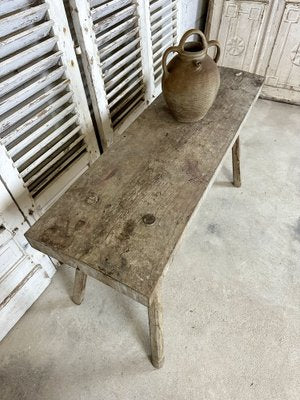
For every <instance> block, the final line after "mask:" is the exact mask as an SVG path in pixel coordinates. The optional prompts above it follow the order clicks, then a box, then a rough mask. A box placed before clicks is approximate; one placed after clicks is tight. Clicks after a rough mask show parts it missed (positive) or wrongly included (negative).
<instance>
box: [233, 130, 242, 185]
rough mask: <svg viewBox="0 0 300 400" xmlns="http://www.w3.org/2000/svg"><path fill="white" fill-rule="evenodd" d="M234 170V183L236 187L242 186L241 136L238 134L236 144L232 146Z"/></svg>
mask: <svg viewBox="0 0 300 400" xmlns="http://www.w3.org/2000/svg"><path fill="white" fill-rule="evenodd" d="M232 171H233V185H234V186H235V187H240V186H241V170H240V137H239V136H238V137H237V139H236V141H235V143H234V145H233V146H232Z"/></svg>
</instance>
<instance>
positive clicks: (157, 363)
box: [148, 287, 164, 368]
mask: <svg viewBox="0 0 300 400" xmlns="http://www.w3.org/2000/svg"><path fill="white" fill-rule="evenodd" d="M148 317H149V331H150V343H151V361H152V364H153V366H154V367H155V368H161V367H162V366H163V363H164V339H163V328H162V306H161V290H160V287H158V288H157V289H156V292H155V294H154V295H153V297H152V300H151V302H150V304H149V307H148Z"/></svg>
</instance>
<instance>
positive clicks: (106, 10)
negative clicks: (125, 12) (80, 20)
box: [91, 0, 131, 21]
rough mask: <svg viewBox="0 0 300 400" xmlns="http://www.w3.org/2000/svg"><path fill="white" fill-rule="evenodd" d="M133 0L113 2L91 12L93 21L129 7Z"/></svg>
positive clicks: (113, 0)
mask: <svg viewBox="0 0 300 400" xmlns="http://www.w3.org/2000/svg"><path fill="white" fill-rule="evenodd" d="M130 3H131V0H111V1H109V2H105V3H103V4H101V5H100V6H98V7H96V8H93V9H92V10H91V15H92V19H93V21H95V20H97V19H100V18H103V17H105V16H106V15H108V14H111V13H112V12H114V11H116V10H118V9H120V8H122V7H125V6H126V5H129V4H130Z"/></svg>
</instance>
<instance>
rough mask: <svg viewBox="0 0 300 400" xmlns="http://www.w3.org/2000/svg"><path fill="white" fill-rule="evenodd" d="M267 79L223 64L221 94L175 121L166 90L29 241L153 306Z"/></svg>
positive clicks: (50, 212)
mask: <svg viewBox="0 0 300 400" xmlns="http://www.w3.org/2000/svg"><path fill="white" fill-rule="evenodd" d="M261 85H262V78H261V77H258V76H255V75H253V74H248V73H245V72H243V73H238V72H237V71H236V70H232V69H228V68H221V87H220V91H219V94H218V96H217V99H216V101H215V103H214V105H213V107H212V108H211V109H210V111H209V112H208V114H207V115H206V117H205V118H204V119H203V120H202V121H200V122H198V123H193V124H181V123H178V122H176V121H175V120H174V119H173V118H172V116H171V115H170V113H169V111H168V109H167V107H166V105H165V103H164V100H163V98H162V96H160V97H159V98H158V99H156V100H155V101H154V103H152V105H151V106H150V107H149V108H148V109H147V110H146V111H144V113H143V114H142V115H141V116H140V117H139V118H138V119H137V120H136V121H135V122H134V123H133V124H132V125H131V126H130V127H129V128H128V129H127V131H126V133H125V134H123V136H122V137H120V139H119V140H118V141H117V142H116V143H114V144H113V145H112V146H111V147H110V148H109V149H108V150H107V151H106V152H105V153H104V154H103V155H102V156H101V157H100V158H99V159H98V160H97V161H96V162H95V163H94V164H93V165H92V167H91V168H90V169H89V170H88V171H87V172H86V173H84V175H82V176H81V177H80V178H79V179H78V180H77V181H76V182H75V183H74V184H73V185H72V186H71V187H70V189H69V190H68V191H67V192H66V193H65V194H64V195H63V196H62V197H61V198H60V199H59V200H58V201H57V202H56V203H55V205H54V206H52V207H51V208H50V209H49V210H48V211H47V212H46V213H45V214H44V215H43V216H42V217H41V218H40V219H39V221H38V222H37V223H36V224H35V225H34V226H33V227H32V228H30V230H29V231H28V232H27V234H26V237H27V239H28V240H29V242H30V243H31V244H32V246H33V247H35V248H36V249H38V250H40V251H42V252H44V253H46V254H48V255H50V256H53V257H54V258H56V259H58V260H60V261H62V262H65V263H67V264H69V265H72V266H78V267H79V268H80V267H81V266H82V267H87V266H88V267H89V268H93V269H94V270H96V271H99V272H100V273H101V274H102V275H103V276H104V277H105V278H106V283H108V284H110V285H111V286H114V287H116V285H120V287H126V289H127V290H128V292H129V293H130V295H131V296H132V297H136V298H137V299H139V300H140V301H141V302H143V303H144V304H148V300H149V298H150V297H151V294H152V293H153V291H154V289H155V287H156V285H157V283H158V281H159V279H160V277H161V276H162V274H163V271H164V268H165V266H166V264H167V262H168V259H169V257H170V256H171V253H172V252H173V249H174V247H175V246H176V244H177V242H178V240H179V238H180V236H181V234H182V232H183V230H184V228H185V226H186V224H187V221H188V220H189V218H190V216H191V214H192V213H193V210H194V209H195V207H196V206H197V204H198V202H199V200H200V199H201V197H202V195H203V194H204V192H205V190H206V189H207V187H208V185H209V183H210V182H211V180H212V179H213V177H214V174H215V172H216V170H217V168H218V166H219V164H220V163H221V161H222V159H223V157H224V154H225V153H226V151H227V149H228V148H229V147H230V146H231V145H232V143H233V140H234V139H235V137H236V136H237V133H238V129H239V126H240V125H241V123H242V121H243V120H244V118H245V116H246V114H247V112H248V110H249V107H250V106H251V104H252V103H253V101H254V99H255V98H256V96H257V95H258V92H259V90H260V87H261ZM146 214H152V215H154V217H155V222H154V223H153V224H152V225H151V224H150V225H147V224H146V223H145V222H144V220H143V216H145V215H146ZM150 220H151V218H150ZM150 222H151V221H150Z"/></svg>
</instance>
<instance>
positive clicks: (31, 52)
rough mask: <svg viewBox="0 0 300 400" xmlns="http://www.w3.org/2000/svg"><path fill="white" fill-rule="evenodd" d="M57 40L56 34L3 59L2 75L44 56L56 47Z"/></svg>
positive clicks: (0, 70)
mask: <svg viewBox="0 0 300 400" xmlns="http://www.w3.org/2000/svg"><path fill="white" fill-rule="evenodd" d="M56 42H57V38H56V37H55V36H54V37H51V38H50V39H47V40H45V41H44V42H41V43H38V44H37V45H35V46H33V47H30V48H29V49H26V50H24V51H22V52H20V53H18V54H16V55H15V56H12V57H10V58H8V59H7V60H5V61H2V62H1V63H0V77H2V76H4V75H7V74H9V73H11V72H13V71H14V70H16V69H17V68H21V67H23V66H24V65H26V64H27V63H29V62H31V61H33V60H35V59H37V58H38V57H41V56H43V55H44V54H47V53H48V52H49V51H51V50H52V49H53V48H54V46H55V44H56Z"/></svg>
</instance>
